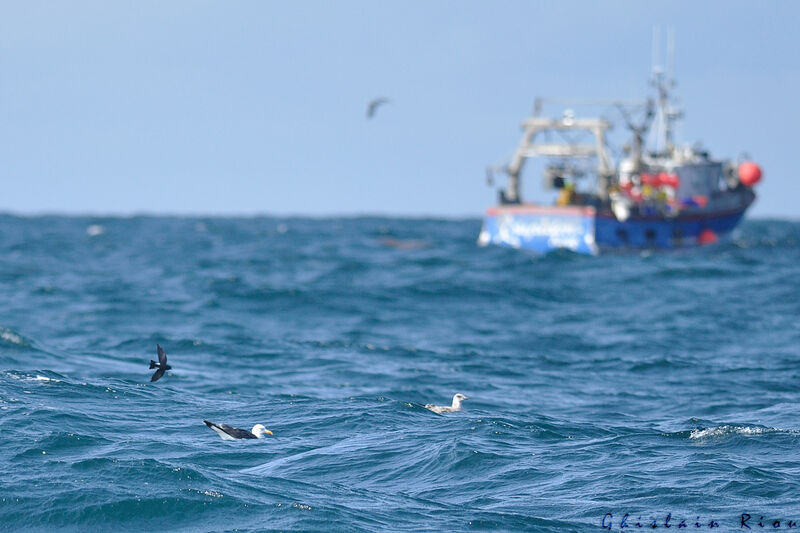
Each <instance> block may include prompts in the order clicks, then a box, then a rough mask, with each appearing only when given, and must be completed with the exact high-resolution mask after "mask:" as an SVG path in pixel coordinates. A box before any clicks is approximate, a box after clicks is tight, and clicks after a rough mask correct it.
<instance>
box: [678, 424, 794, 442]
mask: <svg viewBox="0 0 800 533" xmlns="http://www.w3.org/2000/svg"><path fill="white" fill-rule="evenodd" d="M769 433H800V430H796V429H778V428H765V427H758V426H731V425H723V426H716V427H712V428H705V429H693V430H692V432H691V433H690V434H689V438H690V439H707V438H713V437H723V436H725V435H743V436H745V437H752V436H757V435H766V434H769Z"/></svg>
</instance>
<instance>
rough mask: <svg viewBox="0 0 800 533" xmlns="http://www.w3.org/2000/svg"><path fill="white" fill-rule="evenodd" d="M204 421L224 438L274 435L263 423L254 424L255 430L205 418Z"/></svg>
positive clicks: (234, 438)
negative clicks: (218, 422)
mask: <svg viewBox="0 0 800 533" xmlns="http://www.w3.org/2000/svg"><path fill="white" fill-rule="evenodd" d="M203 423H204V424H205V425H207V426H208V427H210V428H211V429H213V430H214V432H215V433H216V434H217V435H219V436H220V437H222V440H239V439H263V438H264V436H265V435H272V432H271V431H270V430H268V429H267V428H265V427H264V426H263V425H261V424H256V425H255V426H253V431H247V430H246V429H239V428H234V427H231V426H228V425H225V424H215V423H214V422H209V421H208V420H203Z"/></svg>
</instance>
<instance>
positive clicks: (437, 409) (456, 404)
mask: <svg viewBox="0 0 800 533" xmlns="http://www.w3.org/2000/svg"><path fill="white" fill-rule="evenodd" d="M464 400H469V398H468V397H467V396H464V395H463V394H461V393H460V392H459V393H458V394H456V395H455V396H453V405H433V404H432V403H427V404H425V409H429V410H431V411H433V412H434V413H439V414H442V413H455V412H456V411H460V410H461V402H462V401H464Z"/></svg>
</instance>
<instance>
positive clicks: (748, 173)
mask: <svg viewBox="0 0 800 533" xmlns="http://www.w3.org/2000/svg"><path fill="white" fill-rule="evenodd" d="M760 180H761V167H759V166H758V165H756V164H755V163H753V162H752V161H745V162H744V163H742V164H741V165H739V181H741V182H742V185H746V186H748V187H752V186H753V185H755V184H756V183H758V182H759V181H760Z"/></svg>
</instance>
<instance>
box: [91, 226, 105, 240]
mask: <svg viewBox="0 0 800 533" xmlns="http://www.w3.org/2000/svg"><path fill="white" fill-rule="evenodd" d="M105 232H106V228H104V227H103V226H101V225H100V224H91V225H89V226H87V227H86V235H88V236H89V237H97V236H98V235H102V234H103V233H105Z"/></svg>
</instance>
